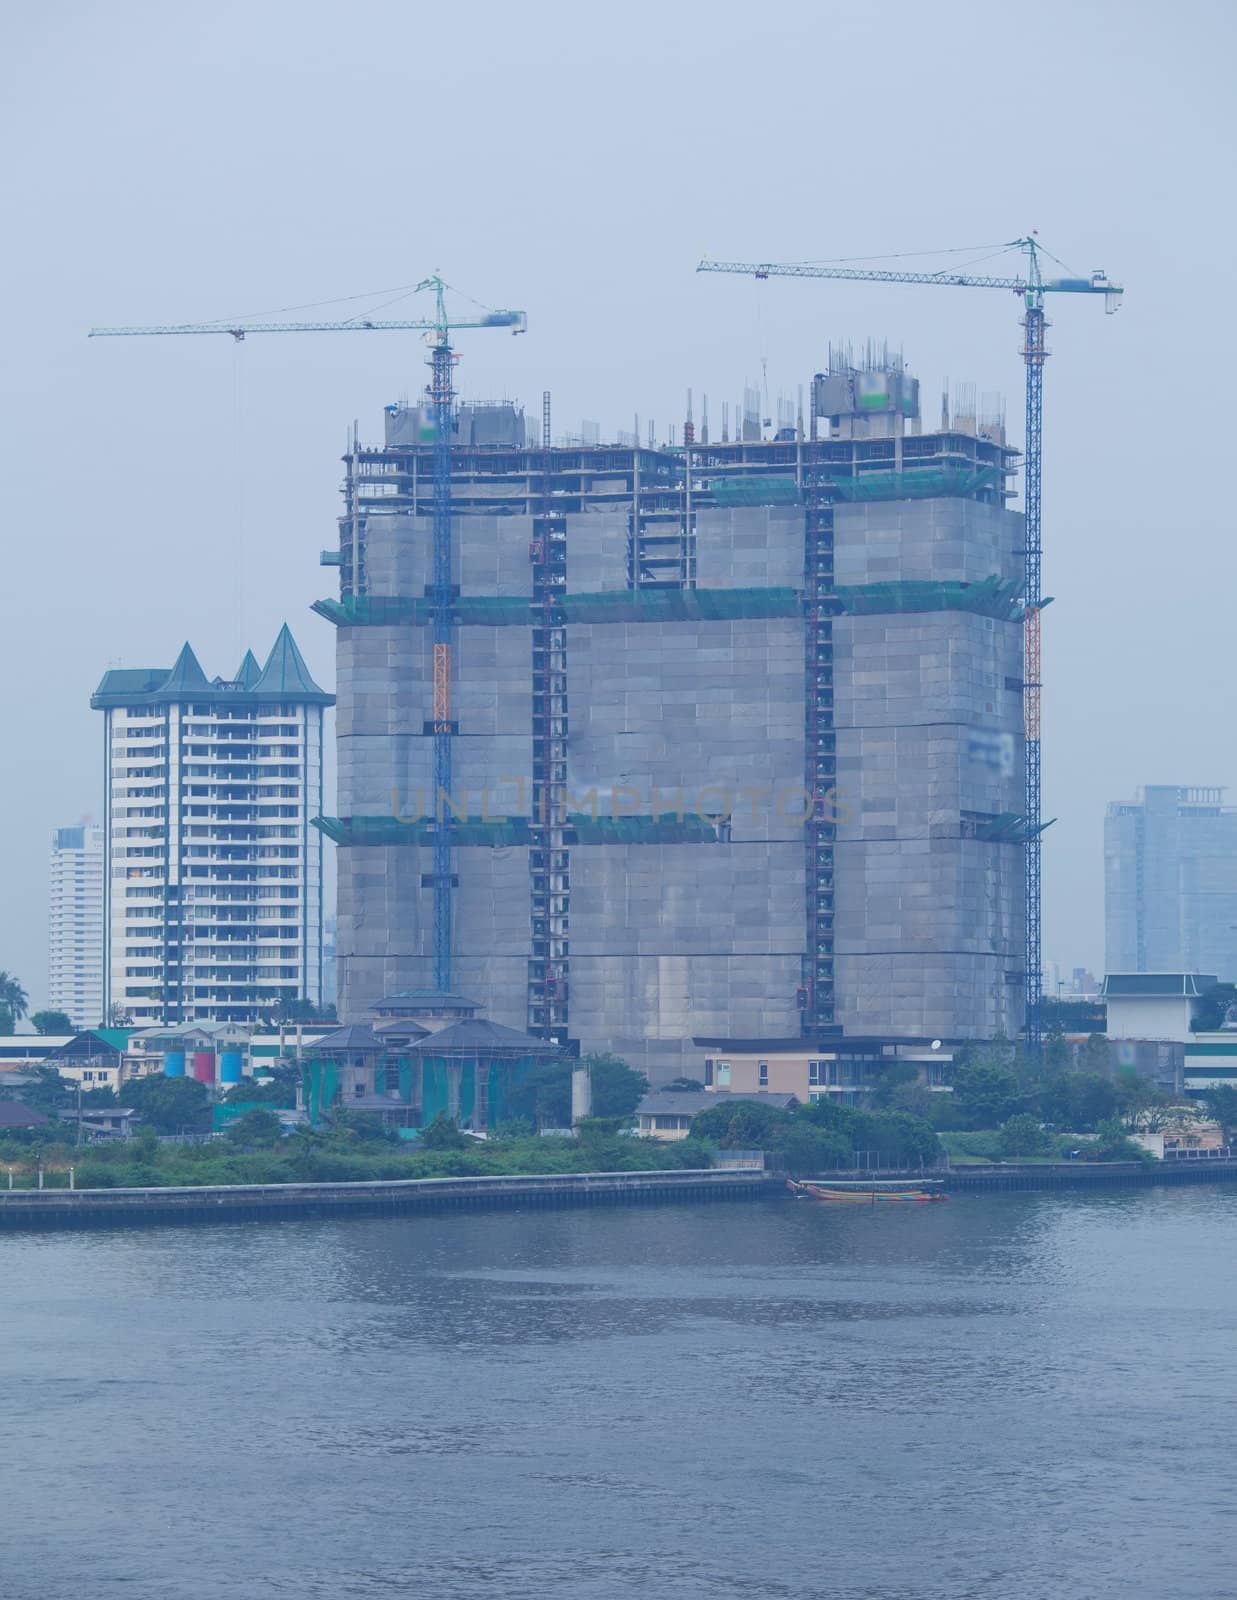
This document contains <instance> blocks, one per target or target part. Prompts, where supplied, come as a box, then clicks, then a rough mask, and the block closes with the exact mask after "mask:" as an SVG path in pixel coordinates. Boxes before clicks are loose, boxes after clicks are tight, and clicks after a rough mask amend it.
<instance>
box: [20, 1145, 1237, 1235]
mask: <svg viewBox="0 0 1237 1600" xmlns="http://www.w3.org/2000/svg"><path fill="white" fill-rule="evenodd" d="M820 1176H821V1177H823V1178H830V1177H832V1178H846V1179H849V1180H851V1181H853V1180H854V1179H856V1178H857V1177H860V1178H861V1177H864V1176H870V1177H873V1178H880V1177H886V1178H891V1177H892V1178H899V1177H901V1178H905V1177H907V1176H911V1175H909V1174H907V1173H906V1172H897V1171H890V1172H887V1173H880V1172H873V1173H870V1174H862V1173H856V1172H854V1171H853V1170H852V1171H839V1172H835V1173H825V1174H821V1175H820ZM923 1176H926V1177H931V1178H933V1179H934V1180H936V1181H937V1182H939V1183H940V1184H941V1186H942V1188H943V1189H944V1190H945V1191H946V1192H947V1193H949V1194H958V1195H962V1194H975V1193H983V1192H991V1191H999V1190H1005V1191H1017V1190H1024V1191H1025V1190H1036V1189H1074V1190H1088V1189H1089V1190H1095V1189H1108V1188H1118V1187H1130V1186H1137V1187H1145V1186H1149V1185H1160V1184H1167V1185H1174V1184H1198V1183H1223V1182H1232V1181H1234V1180H1237V1161H1208V1162H1201V1161H1200V1162H1175V1163H1162V1162H1136V1161H1112V1162H1095V1163H1084V1162H1078V1161H1066V1162H1058V1163H1042V1164H1035V1165H1026V1166H1013V1165H1006V1166H991V1167H974V1166H971V1167H962V1168H953V1169H949V1170H946V1169H940V1170H937V1171H932V1172H926V1173H924V1174H923ZM785 1194H786V1185H785V1180H784V1179H783V1178H782V1177H780V1176H777V1175H775V1174H772V1173H767V1172H759V1171H753V1170H741V1169H735V1168H726V1167H721V1168H717V1167H714V1168H707V1169H706V1168H700V1169H680V1170H678V1171H659V1172H583V1173H580V1172H576V1173H559V1174H554V1175H549V1176H546V1175H540V1176H517V1177H467V1178H411V1179H396V1180H391V1181H385V1182H383V1181H375V1182H364V1183H265V1184H262V1183H255V1184H228V1185H195V1186H193V1187H184V1188H173V1187H164V1188H141V1189H138V1188H133V1189H12V1190H9V1191H7V1192H5V1191H0V1231H3V1230H5V1229H13V1228H56V1227H69V1228H75V1227H93V1226H111V1225H116V1224H121V1225H126V1226H127V1225H140V1224H142V1223H152V1222H157V1223H167V1222H205V1221H212V1222H222V1221H232V1220H235V1221H251V1220H253V1219H254V1218H259V1217H309V1216H321V1215H327V1214H338V1213H348V1214H352V1215H358V1216H393V1215H399V1214H413V1213H422V1214H432V1213H437V1212H444V1211H461V1210H463V1211H485V1210H504V1209H505V1210H511V1209H518V1208H529V1207H533V1208H537V1207H560V1208H561V1207H570V1206H599V1205H652V1204H658V1205H661V1204H666V1203H673V1202H678V1201H692V1202H695V1201H701V1200H709V1201H712V1200H717V1201H722V1200H759V1199H770V1198H779V1197H781V1196H784V1195H785Z"/></svg>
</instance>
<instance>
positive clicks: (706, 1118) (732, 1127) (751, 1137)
mask: <svg viewBox="0 0 1237 1600" xmlns="http://www.w3.org/2000/svg"><path fill="white" fill-rule="evenodd" d="M790 1120H791V1119H790V1112H789V1111H783V1110H782V1109H781V1107H779V1106H769V1105H764V1104H762V1103H761V1102H760V1101H759V1100H736V1101H734V1102H733V1104H731V1103H729V1102H728V1100H727V1099H719V1103H718V1104H717V1105H715V1106H709V1108H708V1109H707V1110H706V1111H701V1112H700V1113H699V1114H698V1115H697V1116H695V1117H693V1118H692V1126H691V1135H692V1138H693V1139H712V1140H713V1142H714V1143H715V1144H719V1145H721V1146H722V1148H723V1149H725V1150H771V1149H773V1148H774V1147H775V1146H776V1144H777V1135H778V1133H779V1132H781V1131H783V1130H785V1129H786V1128H788V1127H789V1126H790Z"/></svg>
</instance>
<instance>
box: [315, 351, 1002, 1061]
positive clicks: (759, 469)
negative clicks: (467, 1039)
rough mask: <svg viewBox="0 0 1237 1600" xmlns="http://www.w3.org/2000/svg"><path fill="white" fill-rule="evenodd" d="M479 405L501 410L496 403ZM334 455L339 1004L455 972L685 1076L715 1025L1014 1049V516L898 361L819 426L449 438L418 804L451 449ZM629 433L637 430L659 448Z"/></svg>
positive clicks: (825, 399) (821, 400)
mask: <svg viewBox="0 0 1237 1600" xmlns="http://www.w3.org/2000/svg"><path fill="white" fill-rule="evenodd" d="M487 412H488V414H487ZM425 421H426V418H425V417H424V415H423V414H422V413H421V412H420V410H419V408H416V407H402V406H396V407H390V408H388V410H387V413H386V434H385V438H384V440H383V442H382V443H380V444H374V445H363V444H361V443H359V442H357V443H356V444H355V445H354V447H353V448H352V449H351V450H350V453H349V455H348V457H347V461H346V468H347V475H346V484H345V510H344V515H343V517H342V518H341V521H340V538H339V544H338V547H337V548H335V549H332V550H330V551H327V552H325V553H324V555H323V561H324V564H326V565H328V566H336V567H338V569H339V578H340V590H339V597H338V599H331V600H324V601H321V602H319V603H318V605H317V606H316V608H315V609H316V610H317V611H318V612H319V613H320V614H322V615H323V616H325V617H327V618H329V619H330V620H331V621H332V622H333V623H334V624H335V625H336V627H337V653H338V681H337V692H338V719H337V740H338V757H339V759H338V782H339V790H338V806H337V810H338V812H339V815H338V816H336V817H329V818H323V819H321V823H320V825H321V826H322V828H323V830H324V831H325V832H326V833H327V834H328V835H329V836H330V837H331V838H333V839H334V840H335V842H336V844H337V845H338V846H339V850H338V882H339V900H338V961H339V974H340V1012H341V1016H342V1017H344V1018H345V1019H352V1018H356V1019H360V1018H362V1017H364V1016H366V1015H368V1014H369V1013H370V1012H371V1011H372V1008H373V1007H374V1005H375V1003H376V1002H378V1001H380V1000H381V999H382V998H383V997H384V996H385V995H390V994H392V993H395V992H397V991H399V990H402V989H409V988H426V987H428V986H429V985H430V984H431V981H432V949H431V942H432V934H433V918H432V900H433V889H432V875H431V855H432V840H433V836H434V831H435V829H436V828H439V827H442V826H449V827H450V830H451V839H452V846H453V897H452V976H451V986H452V988H453V989H455V990H457V991H459V992H461V993H464V994H466V995H468V996H469V997H470V998H471V999H473V1000H475V1001H476V1002H477V1003H478V1004H479V1005H480V1007H481V1009H482V1011H483V1012H484V1014H485V1015H486V1016H487V1017H489V1018H490V1019H492V1020H494V1021H496V1022H499V1023H503V1024H506V1025H508V1026H510V1027H514V1028H520V1029H523V1030H526V1031H527V1032H528V1033H530V1034H533V1035H535V1036H537V1037H540V1038H545V1039H547V1040H550V1041H554V1042H557V1043H561V1044H568V1045H572V1044H574V1045H577V1046H578V1047H579V1048H580V1049H581V1050H583V1051H594V1050H612V1051H615V1052H617V1053H618V1054H620V1055H622V1056H624V1057H626V1058H627V1059H628V1060H630V1061H631V1062H632V1063H633V1064H635V1065H637V1066H639V1067H640V1068H642V1069H644V1070H645V1071H647V1072H648V1073H649V1074H650V1076H651V1078H652V1079H653V1080H654V1081H655V1082H658V1081H665V1080H666V1079H668V1078H671V1077H674V1076H676V1075H677V1074H679V1073H680V1072H682V1071H684V1070H685V1069H686V1068H688V1067H689V1066H691V1065H692V1064H693V1063H694V1062H695V1059H696V1056H697V1054H698V1052H696V1051H695V1050H694V1047H693V1045H692V1039H693V1036H708V1037H710V1038H711V1039H713V1040H714V1041H717V1040H731V1041H734V1042H735V1046H736V1048H739V1047H740V1045H741V1042H742V1041H744V1040H747V1041H751V1040H759V1039H766V1040H769V1039H771V1040H783V1041H784V1040H788V1039H791V1038H802V1039H808V1040H811V1041H812V1042H813V1046H814V1048H815V1049H816V1050H817V1051H818V1052H819V1051H821V1050H826V1049H827V1050H829V1051H835V1052H837V1053H838V1054H839V1056H844V1055H845V1054H846V1052H847V1051H850V1050H853V1051H856V1052H859V1053H862V1054H864V1055H865V1056H870V1054H871V1051H872V1049H873V1048H874V1047H879V1045H880V1044H881V1043H882V1042H889V1043H890V1044H893V1043H896V1042H898V1041H903V1042H905V1041H915V1040H924V1041H931V1040H933V1039H940V1040H942V1041H947V1042H957V1041H962V1040H967V1039H980V1038H991V1037H993V1036H995V1035H997V1034H999V1033H1004V1034H1006V1035H1009V1036H1013V1035H1015V1034H1016V1033H1017V1031H1018V1029H1019V1027H1020V1025H1021V1020H1022V1014H1023V1008H1024V1002H1025V973H1024V971H1023V967H1024V951H1023V909H1024V859H1023V858H1024V849H1023V846H1024V844H1025V829H1024V826H1023V817H1022V784H1023V725H1022V690H1023V682H1022V677H1023V673H1022V633H1021V600H1020V595H1021V586H1022V572H1023V562H1022V543H1023V537H1022V518H1021V516H1020V515H1018V514H1015V513H1014V512H1012V511H1010V510H1009V509H1007V500H1008V498H1009V495H1010V493H1011V489H1010V479H1011V475H1012V473H1013V471H1014V468H1015V464H1016V453H1015V452H1014V451H1013V450H1011V449H1010V448H1009V447H1008V446H1007V445H1006V444H1005V442H1004V437H1003V432H1002V430H1001V428H1000V425H999V421H998V420H996V419H993V420H991V421H990V423H989V424H988V425H984V424H983V423H982V422H979V421H977V420H976V417H975V416H974V414H973V412H971V413H970V414H967V413H966V412H965V410H964V413H963V414H962V415H956V414H955V415H954V416H953V418H952V419H950V418H943V419H942V426H941V427H940V428H939V430H937V431H935V432H928V433H925V432H923V431H922V425H921V422H920V416H919V398H918V385H917V384H916V383H915V381H914V380H913V379H912V378H910V377H909V375H908V374H907V373H906V372H905V371H904V369H903V367H902V365H901V362H900V361H899V360H897V359H896V358H890V357H889V356H888V354H887V353H886V352H876V353H873V352H871V351H869V352H868V354H867V355H866V357H864V358H863V359H861V360H860V361H858V362H856V361H855V360H854V359H853V358H851V356H850V354H849V352H831V356H830V362H829V368H828V370H827V371H826V372H824V373H821V374H819V375H818V376H817V377H816V379H815V381H814V383H813V386H812V416H811V422H810V426H807V427H805V426H803V425H798V426H783V427H781V428H779V430H778V431H777V433H776V435H775V436H774V437H773V438H766V439H761V438H757V437H751V436H750V435H752V434H758V433H760V432H761V431H762V430H761V429H760V427H759V425H757V426H756V427H755V428H752V427H750V426H749V425H748V423H747V420H746V419H745V420H744V423H743V425H742V426H736V432H737V433H739V434H740V438H739V439H737V440H735V441H730V440H723V441H721V442H717V441H714V442H709V441H708V439H707V431H706V430H704V429H702V436H701V437H700V438H696V437H695V436H694V433H693V430H692V429H691V427H690V426H689V427H688V428H687V429H686V430H685V435H686V436H685V438H684V441H683V442H682V443H680V444H677V445H675V446H669V445H663V446H650V447H645V446H644V445H643V444H642V443H641V442H640V441H639V439H638V437H635V436H631V437H629V438H628V439H627V440H626V441H625V442H624V443H622V444H619V445H607V444H591V443H590V444H585V443H581V444H578V445H577V444H574V443H573V444H572V445H569V446H554V447H551V446H550V445H549V443H548V434H549V421H548V411H547V415H546V417H545V420H544V424H543V429H542V438H541V439H540V441H535V440H534V439H533V438H532V437H530V433H531V430H530V428H529V425H528V424H527V422H526V420H525V418H524V416H523V414H522V412H520V411H519V410H518V408H516V407H514V406H510V405H503V406H495V407H491V408H474V409H473V413H472V415H471V416H470V417H469V418H468V420H467V426H466V428H463V429H462V430H461V432H460V433H457V435H456V443H455V446H454V449H453V452H452V454H453V461H452V470H453V481H452V502H451V503H452V510H453V537H452V545H453V563H454V566H453V583H454V585H456V596H457V597H456V600H455V615H454V644H453V648H452V656H451V661H452V682H451V718H452V722H451V732H452V736H453V761H454V766H453V772H454V776H453V782H452V793H451V795H450V796H448V797H443V796H436V795H435V794H434V792H433V765H432V754H431V746H432V729H433V724H432V715H433V705H432V701H433V657H432V648H431V643H430V630H429V626H428V624H429V622H430V620H431V618H430V602H429V600H428V599H427V597H426V596H427V586H428V585H430V583H431V578H432V571H431V533H432V515H431V514H432V497H433V461H432V456H433V448H432V430H429V429H427V428H426V427H425ZM637 434H638V429H637Z"/></svg>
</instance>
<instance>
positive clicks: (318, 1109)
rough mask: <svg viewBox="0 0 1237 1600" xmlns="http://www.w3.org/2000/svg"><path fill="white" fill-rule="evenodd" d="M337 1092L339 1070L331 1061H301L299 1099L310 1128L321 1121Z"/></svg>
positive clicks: (332, 1103) (333, 1101)
mask: <svg viewBox="0 0 1237 1600" xmlns="http://www.w3.org/2000/svg"><path fill="white" fill-rule="evenodd" d="M338 1092H339V1068H338V1067H337V1066H336V1065H335V1063H334V1062H333V1061H319V1060H312V1061H303V1062H302V1063H301V1097H302V1100H303V1103H304V1106H305V1109H306V1111H307V1112H308V1113H309V1122H310V1126H311V1127H316V1126H317V1125H318V1123H319V1122H320V1121H321V1120H322V1116H323V1113H324V1112H326V1111H329V1110H330V1108H331V1106H332V1105H334V1103H335V1096H336V1095H337V1094H338Z"/></svg>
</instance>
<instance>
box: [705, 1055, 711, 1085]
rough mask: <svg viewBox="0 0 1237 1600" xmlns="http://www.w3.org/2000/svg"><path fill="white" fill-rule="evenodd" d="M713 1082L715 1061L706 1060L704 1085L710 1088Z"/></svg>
mask: <svg viewBox="0 0 1237 1600" xmlns="http://www.w3.org/2000/svg"><path fill="white" fill-rule="evenodd" d="M712 1082H713V1062H712V1061H711V1060H706V1061H705V1064H704V1086H705V1088H706V1089H707V1088H709V1087H710V1086H711V1084H712Z"/></svg>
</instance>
